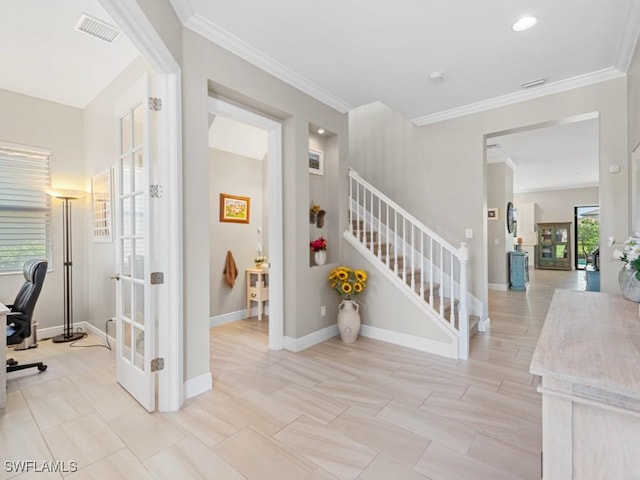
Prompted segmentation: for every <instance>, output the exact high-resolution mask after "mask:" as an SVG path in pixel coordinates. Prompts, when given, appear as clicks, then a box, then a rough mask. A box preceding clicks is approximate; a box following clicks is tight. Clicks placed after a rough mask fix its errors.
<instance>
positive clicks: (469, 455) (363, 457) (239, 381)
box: [0, 270, 584, 480]
mask: <svg viewBox="0 0 640 480" xmlns="http://www.w3.org/2000/svg"><path fill="white" fill-rule="evenodd" d="M582 276H583V274H582V273H576V272H553V271H533V270H532V275H531V277H532V286H531V287H530V289H529V291H528V292H495V291H492V292H491V294H490V316H491V321H492V328H491V331H490V332H489V333H486V334H479V335H477V336H475V337H474V338H473V339H472V343H471V359H470V360H468V361H452V360H448V359H443V358H439V357H436V356H433V355H428V354H425V353H420V352H416V351H412V350H408V349H405V348H402V347H398V346H394V345H390V344H386V343H383V342H379V341H375V340H370V339H366V338H360V339H359V340H358V342H357V343H356V344H355V345H344V344H342V343H341V342H340V341H339V340H338V339H336V338H334V339H332V340H329V341H327V342H324V343H322V344H319V345H316V346H315V347H313V348H310V349H308V350H306V351H304V352H300V353H297V354H294V353H290V352H286V351H282V352H269V351H268V350H267V347H266V345H267V337H266V328H265V327H266V325H267V324H266V322H258V321H257V320H255V319H249V320H243V321H240V322H234V323H231V324H227V325H224V326H221V327H217V328H214V329H212V330H211V350H210V352H211V367H212V371H213V376H214V389H213V390H212V391H211V392H208V393H205V394H203V395H200V396H199V397H197V398H194V399H191V400H189V401H187V402H186V405H185V407H184V408H183V409H182V410H181V411H180V412H178V413H173V414H160V413H156V414H148V413H146V412H145V411H144V410H143V409H142V408H140V407H138V406H137V404H136V403H135V402H134V401H133V400H132V399H131V398H130V397H129V395H128V394H127V393H125V392H124V391H123V390H122V389H121V388H120V387H119V386H118V385H117V384H116V383H115V380H114V364H113V356H112V353H111V352H109V351H108V350H106V349H103V348H71V347H69V346H68V344H52V343H51V342H50V341H43V342H41V344H40V346H39V348H38V349H36V350H31V351H28V352H16V354H15V356H16V357H18V358H25V359H35V358H41V359H44V360H45V361H46V363H47V364H48V365H49V369H48V370H47V371H46V372H44V373H42V374H38V373H36V372H35V371H33V372H22V373H12V374H10V380H9V381H8V385H7V392H8V406H7V408H6V410H5V411H4V412H2V413H0V452H1V453H0V456H1V457H2V460H3V461H7V460H10V461H11V460H13V461H18V460H35V461H37V462H38V464H39V466H40V467H42V466H43V462H44V461H49V460H54V459H55V460H61V461H64V462H66V464H65V465H66V466H67V467H71V466H72V465H71V464H70V462H72V461H73V462H76V463H77V466H78V471H77V472H75V473H69V472H67V473H65V474H64V476H65V477H68V478H69V479H73V480H76V479H111V478H125V479H128V478H131V479H144V478H158V479H165V478H167V479H170V478H171V479H175V478H189V479H199V478H212V479H216V480H223V479H250V480H269V479H277V480H287V479H308V480H328V479H356V478H357V479H363V480H378V479H384V480H388V479H394V480H402V479H408V480H413V479H415V480H418V479H433V480H449V479H451V480H453V479H461V480H470V479H471V480H481V479H490V480H499V479H537V478H540V448H541V427H540V425H541V407H540V395H539V394H538V393H537V392H536V390H535V379H534V377H533V376H532V375H530V374H529V373H528V365H529V361H530V358H531V355H532V353H533V350H534V348H535V344H536V340H537V337H538V335H539V333H540V329H541V326H542V323H543V321H544V317H545V315H546V311H547V308H548V305H549V302H550V299H551V296H552V294H553V291H554V289H555V288H569V289H580V288H584V280H583V278H582ZM83 343H95V339H91V338H88V339H86V340H84V341H83ZM41 469H42V468H41ZM9 470H10V469H9V468H7V465H6V464H4V465H3V467H2V468H1V469H0V479H6V478H19V479H29V478H48V477H50V478H60V477H61V476H62V474H60V473H51V474H43V473H34V472H31V473H29V474H26V473H25V474H18V473H16V472H15V471H9Z"/></svg>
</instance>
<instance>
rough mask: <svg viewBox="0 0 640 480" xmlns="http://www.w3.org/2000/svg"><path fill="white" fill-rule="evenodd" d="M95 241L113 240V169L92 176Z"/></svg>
mask: <svg viewBox="0 0 640 480" xmlns="http://www.w3.org/2000/svg"><path fill="white" fill-rule="evenodd" d="M91 212H92V216H93V241H94V242H111V215H112V213H111V169H109V170H105V171H104V172H102V173H99V174H97V175H95V176H94V177H92V178H91Z"/></svg>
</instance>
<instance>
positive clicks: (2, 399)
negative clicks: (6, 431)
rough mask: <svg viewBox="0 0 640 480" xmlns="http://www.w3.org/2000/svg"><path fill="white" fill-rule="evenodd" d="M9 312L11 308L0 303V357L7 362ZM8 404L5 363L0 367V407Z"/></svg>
mask: <svg viewBox="0 0 640 480" xmlns="http://www.w3.org/2000/svg"><path fill="white" fill-rule="evenodd" d="M7 313H9V309H8V308H7V307H5V306H4V305H3V304H2V303H0V324H2V325H3V326H4V329H3V330H4V332H2V335H1V336H2V338H1V339H0V358H2V362H3V363H5V361H6V358H7V327H6V325H7ZM6 406H7V368H6V367H5V366H4V365H3V366H2V368H0V408H4V407H6Z"/></svg>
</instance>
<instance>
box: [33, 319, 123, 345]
mask: <svg viewBox="0 0 640 480" xmlns="http://www.w3.org/2000/svg"><path fill="white" fill-rule="evenodd" d="M73 331H74V332H75V331H83V332H87V333H91V334H92V335H95V336H96V337H98V338H99V339H100V340H101V341H103V342H105V339H106V338H107V334H105V332H103V331H102V330H100V329H99V328H98V327H96V326H95V325H93V324H91V323H89V322H74V323H73ZM63 333H64V326H63V325H58V326H56V327H47V328H38V340H47V339H48V338H53V337H55V336H56V335H62V334H63ZM108 337H109V342H110V343H111V345H115V344H116V339H115V337H112V336H111V335H109V336H108Z"/></svg>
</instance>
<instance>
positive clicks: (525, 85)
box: [520, 78, 547, 88]
mask: <svg viewBox="0 0 640 480" xmlns="http://www.w3.org/2000/svg"><path fill="white" fill-rule="evenodd" d="M545 83H547V79H546V78H539V79H538V80H531V81H530V82H524V83H521V84H520V85H521V86H522V88H531V87H537V86H538V85H544V84H545Z"/></svg>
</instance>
